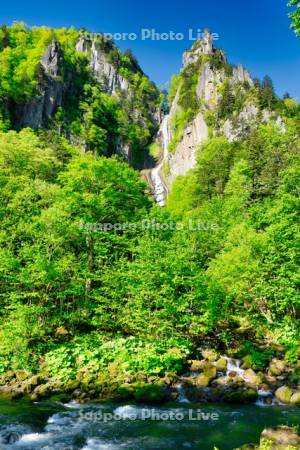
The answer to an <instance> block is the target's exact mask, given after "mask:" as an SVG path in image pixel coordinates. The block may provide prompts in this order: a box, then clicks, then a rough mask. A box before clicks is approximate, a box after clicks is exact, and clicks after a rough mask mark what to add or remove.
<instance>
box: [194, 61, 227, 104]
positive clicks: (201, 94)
mask: <svg viewBox="0 0 300 450" xmlns="http://www.w3.org/2000/svg"><path fill="white" fill-rule="evenodd" d="M224 80H225V71H224V70H220V71H216V70H213V69H212V67H211V65H210V64H209V63H205V64H204V67H203V69H202V72H201V75H200V77H199V81H198V85H197V96H198V98H199V99H201V100H203V101H204V103H205V105H206V106H207V107H208V108H209V109H213V108H215V107H216V106H217V104H218V101H219V99H220V97H221V94H220V93H219V92H218V88H219V87H220V86H221V84H222V83H223V81H224Z"/></svg>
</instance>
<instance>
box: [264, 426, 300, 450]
mask: <svg viewBox="0 0 300 450" xmlns="http://www.w3.org/2000/svg"><path fill="white" fill-rule="evenodd" d="M264 442H267V443H269V444H270V445H269V447H268V448H270V450H276V449H278V450H279V449H280V450H284V449H286V450H288V449H289V450H292V449H299V448H300V436H299V435H298V434H297V433H296V432H295V430H294V429H293V428H290V427H285V426H280V427H275V428H266V429H265V430H264V431H263V432H262V434H261V439H260V445H261V446H262V445H263V444H264Z"/></svg>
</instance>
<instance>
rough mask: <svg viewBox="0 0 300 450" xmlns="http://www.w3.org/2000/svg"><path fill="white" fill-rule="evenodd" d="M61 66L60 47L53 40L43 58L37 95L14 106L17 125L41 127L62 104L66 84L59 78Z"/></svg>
mask: <svg viewBox="0 0 300 450" xmlns="http://www.w3.org/2000/svg"><path fill="white" fill-rule="evenodd" d="M59 68H60V51H59V47H58V45H57V43H56V42H55V41H52V43H51V44H50V45H49V46H48V47H47V49H46V50H45V52H44V54H43V56H42V58H41V69H42V71H41V72H42V73H41V81H40V84H39V86H38V94H37V96H36V97H35V98H33V99H30V100H29V101H28V102H25V103H22V104H16V105H15V107H14V111H13V112H14V117H15V122H16V126H17V127H30V128H33V129H38V128H41V127H42V126H44V125H45V124H46V123H47V121H48V120H49V119H50V118H51V117H52V116H53V114H54V112H55V110H56V108H57V107H58V106H61V104H62V96H63V88H64V86H63V83H62V81H60V80H59V79H58V78H57V77H58V75H59Z"/></svg>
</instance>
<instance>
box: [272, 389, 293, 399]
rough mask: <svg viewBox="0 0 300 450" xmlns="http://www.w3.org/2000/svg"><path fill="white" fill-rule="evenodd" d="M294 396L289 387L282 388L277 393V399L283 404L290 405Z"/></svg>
mask: <svg viewBox="0 0 300 450" xmlns="http://www.w3.org/2000/svg"><path fill="white" fill-rule="evenodd" d="M292 395H293V391H292V389H291V388H290V387H288V386H281V387H280V388H278V389H277V391H276V392H275V397H276V398H277V399H278V400H279V401H280V402H281V403H290V401H291V397H292Z"/></svg>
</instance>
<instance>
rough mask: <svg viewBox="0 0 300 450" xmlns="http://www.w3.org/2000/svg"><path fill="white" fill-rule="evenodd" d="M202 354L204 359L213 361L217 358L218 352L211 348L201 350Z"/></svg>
mask: <svg viewBox="0 0 300 450" xmlns="http://www.w3.org/2000/svg"><path fill="white" fill-rule="evenodd" d="M201 353H202V356H203V358H204V359H207V360H208V361H209V362H215V361H217V360H218V358H219V356H220V355H219V353H218V352H217V351H216V350H213V349H205V350H202V352H201Z"/></svg>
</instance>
